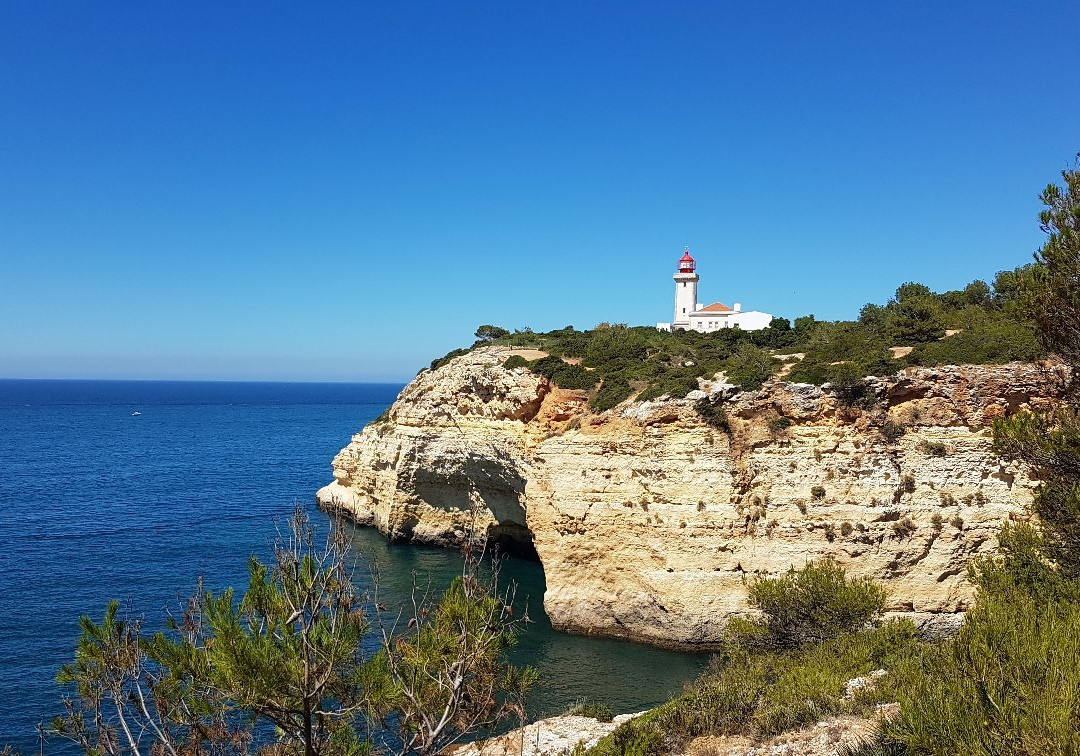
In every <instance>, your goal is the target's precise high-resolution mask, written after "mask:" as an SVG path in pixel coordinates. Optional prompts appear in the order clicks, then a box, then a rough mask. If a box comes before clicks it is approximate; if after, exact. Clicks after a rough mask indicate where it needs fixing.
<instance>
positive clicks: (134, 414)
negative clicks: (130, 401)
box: [131, 412, 142, 417]
mask: <svg viewBox="0 0 1080 756" xmlns="http://www.w3.org/2000/svg"><path fill="white" fill-rule="evenodd" d="M141 414H142V413H141V412H132V413H131V416H132V417H138V416H139V415H141Z"/></svg>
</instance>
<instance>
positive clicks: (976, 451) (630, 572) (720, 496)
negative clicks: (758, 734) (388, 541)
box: [318, 347, 1060, 644]
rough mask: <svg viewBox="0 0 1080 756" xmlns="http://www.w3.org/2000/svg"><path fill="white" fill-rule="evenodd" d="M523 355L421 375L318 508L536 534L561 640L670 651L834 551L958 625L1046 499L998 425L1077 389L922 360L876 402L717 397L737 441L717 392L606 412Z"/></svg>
mask: <svg viewBox="0 0 1080 756" xmlns="http://www.w3.org/2000/svg"><path fill="white" fill-rule="evenodd" d="M508 354H509V352H508V351H507V350H505V349H501V348H495V347H493V348H487V349H482V350H477V351H474V352H471V353H469V354H467V355H465V356H462V357H459V358H457V359H455V360H453V361H451V362H450V363H448V364H447V365H445V366H443V367H441V368H439V369H438V370H435V371H427V372H424V373H423V374H421V375H420V376H418V377H417V378H416V380H414V381H413V382H412V383H411V384H409V386H407V387H406V388H405V389H404V390H403V391H402V393H401V395H400V396H399V398H398V400H397V401H396V402H395V403H394V405H393V407H391V409H390V411H389V416H388V419H387V420H385V421H383V422H379V423H375V424H372V425H370V426H368V427H367V428H365V429H364V430H363V431H362V432H361V433H359V434H357V435H356V436H354V437H353V439H352V442H351V443H350V444H349V445H348V446H347V447H345V449H343V450H342V451H341V452H340V453H339V454H338V456H337V457H336V458H335V460H334V482H333V483H331V484H330V485H328V486H326V487H325V488H323V489H321V490H320V491H319V494H318V497H319V501H320V502H321V503H322V504H323V505H324V506H326V507H329V508H339V509H341V510H343V511H345V512H347V513H348V514H349V515H350V516H352V517H354V518H355V519H356V520H357V521H358V522H360V523H362V524H368V525H374V526H375V527H377V528H379V529H380V530H381V531H382V532H383V533H385V534H386V535H387V536H389V537H391V538H400V539H413V540H417V541H423V542H427V543H437V544H444V545H451V544H454V543H457V542H459V541H460V540H461V539H462V538H464V536H465V534H466V533H467V532H468V531H469V529H470V527H471V528H476V529H478V530H479V531H480V532H485V531H486V532H487V533H488V534H489V535H491V536H493V537H496V538H499V539H504V540H509V541H513V542H517V543H524V544H527V543H528V542H529V541H530V540H531V543H532V546H533V547H535V550H536V553H537V555H538V556H539V558H540V560H541V561H542V563H543V565H544V572H545V575H546V577H547V593H546V594H545V596H544V606H545V609H546V610H547V612H548V614H549V616H550V617H551V620H552V622H553V624H554V625H555V626H556V627H558V628H562V629H566V630H573V631H578V632H596V633H603V634H608V635H622V636H628V637H633V638H637V639H642V640H650V641H654V642H661V643H664V642H667V643H687V644H708V643H711V642H714V641H716V640H717V638H718V636H719V634H720V632H721V629H722V627H723V625H724V622H725V620H726V618H727V617H728V616H729V615H731V614H732V613H739V612H744V611H746V609H747V604H746V592H747V591H746V586H747V579H748V578H751V577H753V576H755V575H776V574H778V573H781V572H783V571H785V570H787V569H788V568H789V567H790V566H792V565H795V566H799V565H802V564H804V563H805V562H806V561H808V560H811V559H817V558H821V557H825V556H831V557H834V558H835V559H836V560H837V561H838V562H839V563H841V564H842V565H844V566H845V567H847V568H848V570H849V571H850V572H851V573H854V574H857V575H868V576H871V577H873V578H875V579H877V580H880V581H881V582H883V583H884V584H885V585H886V587H887V588H888V590H889V596H890V604H891V606H890V609H892V610H893V611H896V612H902V613H906V614H909V615H911V616H912V617H914V618H915V619H917V620H924V621H925V620H927V619H930V620H933V619H934V618H940V619H942V620H944V621H946V622H947V621H948V620H947V618H948V616H949V615H954V614H955V613H957V612H961V611H963V610H964V609H965V608H966V606H967V604H968V602H969V601H970V600H971V597H972V591H971V588H970V586H969V585H968V584H967V583H966V581H965V579H964V576H965V571H966V567H967V564H968V562H969V561H970V560H971V559H972V557H974V556H976V555H978V554H984V553H987V552H988V551H990V550H992V549H993V548H994V546H995V545H996V541H995V534H996V532H997V530H998V528H999V527H1000V526H1001V524H1002V522H1003V521H1004V520H1006V519H1009V518H1017V517H1021V518H1022V517H1025V516H1026V507H1027V505H1028V504H1029V503H1030V501H1031V496H1032V490H1033V488H1034V485H1035V484H1034V481H1032V480H1031V479H1030V478H1029V477H1028V475H1027V474H1026V472H1025V471H1024V470H1023V469H1020V468H1019V467H1018V466H1016V465H1012V464H1006V463H1003V462H1002V461H1001V460H999V459H997V458H996V457H995V456H994V455H993V454H992V453H991V438H990V432H989V429H988V426H989V424H990V422H991V421H992V419H993V418H995V417H1000V416H1004V415H1007V414H1010V413H1012V412H1015V411H1018V410H1022V409H1028V408H1039V407H1042V406H1045V405H1046V404H1047V403H1048V402H1049V401H1051V400H1052V399H1053V397H1054V396H1055V395H1056V387H1057V386H1058V385H1059V380H1060V374H1059V372H1058V369H1057V368H1055V367H1052V366H1049V367H1048V366H1036V365H1028V364H1010V365H999V366H965V367H945V368H936V369H932V368H910V369H908V370H906V371H905V372H904V373H901V374H900V375H898V376H896V377H894V378H889V379H877V380H872V381H871V388H872V391H873V393H874V394H875V396H874V397H872V398H871V401H868V402H865V403H864V406H863V407H859V408H853V407H848V406H845V405H844V404H843V403H841V402H839V401H838V400H837V398H836V397H835V396H834V395H833V394H832V393H831V392H830V391H828V390H823V389H822V388H818V387H816V386H809V385H805V384H787V383H783V382H771V383H768V384H766V386H765V387H764V388H763V389H762V390H760V391H755V392H739V391H737V390H735V389H734V388H732V387H730V386H727V385H726V384H723V383H716V384H711V385H705V386H703V389H704V391H705V392H706V393H707V394H709V395H711V396H712V397H714V398H716V399H723V400H724V401H723V404H722V406H723V407H724V408H725V411H726V414H727V417H728V420H729V430H726V431H725V430H721V429H719V428H715V427H711V426H709V425H707V424H706V423H705V422H703V420H702V418H701V416H700V415H699V414H698V412H697V411H696V410H695V408H694V404H695V401H696V400H697V399H699V398H701V397H702V396H705V395H706V393H700V392H695V393H694V394H691V395H690V397H689V398H685V399H670V400H664V401H656V402H644V403H627V404H623V405H620V406H619V407H616V408H615V409H613V410H610V411H609V412H606V413H603V414H596V413H593V412H591V411H590V410H589V408H588V406H587V403H586V397H585V395H584V393H582V392H573V391H564V390H561V389H558V388H556V387H554V386H551V385H550V384H549V383H548V382H547V381H546V380H545V379H543V378H540V377H537V376H535V375H533V374H531V373H530V372H529V371H528V370H526V369H524V368H517V369H514V370H506V369H505V368H503V367H502V366H501V363H502V362H503V361H505V359H506V357H507V356H508ZM899 429H902V430H903V431H904V432H902V433H901V434H899V435H898V430H899ZM890 431H892V432H890Z"/></svg>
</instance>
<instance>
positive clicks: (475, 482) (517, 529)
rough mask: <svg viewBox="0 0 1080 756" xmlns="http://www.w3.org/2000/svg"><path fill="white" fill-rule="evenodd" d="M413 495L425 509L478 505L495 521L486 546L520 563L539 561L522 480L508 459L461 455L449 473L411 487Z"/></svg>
mask: <svg viewBox="0 0 1080 756" xmlns="http://www.w3.org/2000/svg"><path fill="white" fill-rule="evenodd" d="M414 485H415V491H416V495H417V496H418V497H419V498H421V499H422V500H424V501H425V502H426V503H427V504H428V505H430V506H432V507H437V508H439V509H443V510H446V511H448V512H450V511H454V510H458V511H461V512H468V511H470V510H472V508H473V506H474V504H477V503H478V504H479V505H480V506H482V507H484V508H485V509H487V510H488V512H490V513H491V516H492V518H493V519H494V520H495V522H493V523H492V524H491V525H489V526H488V528H487V539H488V544H489V546H496V547H498V549H499V551H501V552H503V553H507V554H513V555H514V556H517V557H522V558H524V559H532V560H535V561H540V558H539V556H538V555H537V553H536V547H535V546H534V545H533V534H532V531H531V530H529V526H528V524H527V522H526V519H525V506H524V504H523V503H522V502H523V500H524V498H525V478H524V477H523V476H522V475H521V473H520V472H518V470H517V466H516V464H515V462H514V460H513V459H512V458H511V457H508V456H504V455H501V454H495V455H486V456H478V455H475V454H465V455H463V456H462V457H461V458H460V459H459V460H458V461H457V464H455V465H454V467H453V469H451V470H447V469H445V467H444V468H443V469H441V470H439V469H435V470H430V472H429V475H426V476H425V477H424V478H423V479H417V480H416V481H415V483H414Z"/></svg>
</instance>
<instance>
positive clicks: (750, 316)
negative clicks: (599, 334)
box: [656, 249, 773, 333]
mask: <svg viewBox="0 0 1080 756" xmlns="http://www.w3.org/2000/svg"><path fill="white" fill-rule="evenodd" d="M700 280H701V277H700V276H699V275H698V274H697V263H696V262H695V261H694V258H693V257H691V256H690V250H689V249H687V250H686V251H684V252H683V256H682V258H680V260H679V270H678V272H677V273H676V274H675V317H674V318H673V319H672V321H671V322H670V323H657V324H656V327H657V329H659V330H661V331H673V330H682V331H700V332H702V333H709V332H711V331H717V330H720V329H721V328H741V329H742V330H744V331H759V330H761V329H762V328H766V327H767V326H768V325H769V323H771V322H772V319H773V316H772V315H770V314H769V313H767V312H758V311H757V310H745V311H744V310H743V309H742V305H741V304H739V303H738V302H736V303H735V305H734V306H733V307H728V306H727V305H726V304H724V303H722V302H713V303H712V304H711V305H707V306H705V307H702V306H701V304H700V303H699V302H698V299H697V295H698V293H697V289H698V281H700Z"/></svg>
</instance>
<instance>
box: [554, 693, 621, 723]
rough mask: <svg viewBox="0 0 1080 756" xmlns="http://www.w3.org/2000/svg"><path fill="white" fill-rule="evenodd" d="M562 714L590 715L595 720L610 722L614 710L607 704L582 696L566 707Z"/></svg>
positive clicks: (570, 715)
mask: <svg viewBox="0 0 1080 756" xmlns="http://www.w3.org/2000/svg"><path fill="white" fill-rule="evenodd" d="M564 716H567V717H591V718H592V719H595V720H596V721H597V722H610V721H611V720H613V719H614V718H615V712H613V711H612V710H611V707H610V706H608V705H607V704H603V703H600V702H599V701H590V700H588V699H586V698H583V699H581V700H580V701H578V702H577V703H575V704H574V705H573V706H571V707H570V708H569V709H567V710H566V712H565V713H564Z"/></svg>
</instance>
